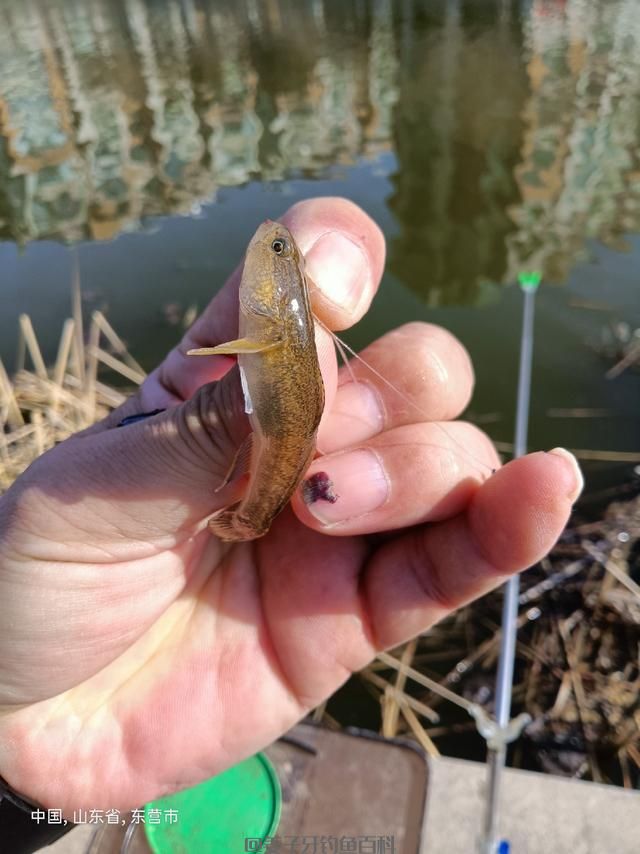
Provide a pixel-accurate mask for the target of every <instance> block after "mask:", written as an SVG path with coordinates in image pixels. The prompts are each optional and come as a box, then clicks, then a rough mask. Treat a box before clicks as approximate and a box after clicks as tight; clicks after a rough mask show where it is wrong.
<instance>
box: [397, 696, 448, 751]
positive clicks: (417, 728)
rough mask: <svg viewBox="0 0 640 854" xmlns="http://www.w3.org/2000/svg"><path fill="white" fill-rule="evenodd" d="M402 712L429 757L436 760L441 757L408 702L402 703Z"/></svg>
mask: <svg viewBox="0 0 640 854" xmlns="http://www.w3.org/2000/svg"><path fill="white" fill-rule="evenodd" d="M400 711H401V713H402V716H403V718H404V719H405V720H406V722H407V723H408V724H409V726H410V727H411V731H412V732H413V734H414V735H415V737H416V739H417V740H418V742H419V743H420V745H421V746H422V748H423V749H424V750H425V751H426V753H427V755H428V756H431V757H433V758H434V759H435V758H437V757H438V756H440V751H439V750H438V748H437V747H436V746H435V744H434V743H433V741H432V740H431V738H429V736H428V735H427V733H426V732H425V729H424V727H423V726H422V724H421V723H420V721H419V720H418V718H417V717H416V715H415V714H414V712H413V711H412V710H411V708H410V706H408V705H407V703H406V702H404V701H401V703H400Z"/></svg>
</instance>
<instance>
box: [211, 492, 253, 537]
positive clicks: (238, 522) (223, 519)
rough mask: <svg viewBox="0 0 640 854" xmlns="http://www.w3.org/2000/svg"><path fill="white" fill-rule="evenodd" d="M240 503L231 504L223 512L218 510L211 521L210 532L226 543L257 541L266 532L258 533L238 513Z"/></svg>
mask: <svg viewBox="0 0 640 854" xmlns="http://www.w3.org/2000/svg"><path fill="white" fill-rule="evenodd" d="M239 506H240V502H237V503H236V504H230V505H229V506H228V507H224V508H223V509H222V510H218V512H217V513H214V514H213V516H211V518H210V519H209V523H208V524H209V530H210V531H211V533H212V534H213V535H214V536H216V537H218V539H219V540H222V541H223V542H225V543H238V542H243V541H246V540H255V539H256V538H257V537H261V536H262V535H263V534H265V533H266V531H257V530H255V528H254V527H252V526H251V525H250V524H248V523H247V521H246V520H245V519H243V518H242V517H241V516H240V514H239V513H238V508H239Z"/></svg>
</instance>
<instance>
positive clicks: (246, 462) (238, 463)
mask: <svg viewBox="0 0 640 854" xmlns="http://www.w3.org/2000/svg"><path fill="white" fill-rule="evenodd" d="M252 449H253V433H249V435H248V436H247V437H246V438H245V439H244V440H243V441H242V442H241V444H240V446H239V448H238V450H237V451H236V452H235V454H234V456H233V459H232V460H231V465H230V466H229V468H228V469H227V473H226V474H225V476H224V477H223V479H222V481H221V482H220V485H219V486H216V488H215V492H220V490H221V489H224V487H225V486H226V485H227V484H228V483H231V481H232V480H237V479H238V478H240V477H242V476H243V475H245V474H246V473H247V472H248V471H249V466H250V465H251V451H252Z"/></svg>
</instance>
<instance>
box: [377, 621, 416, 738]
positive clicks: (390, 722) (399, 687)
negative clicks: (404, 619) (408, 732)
mask: <svg viewBox="0 0 640 854" xmlns="http://www.w3.org/2000/svg"><path fill="white" fill-rule="evenodd" d="M416 644H417V639H416V638H413V640H410V641H409V643H408V644H407V645H406V646H405V648H404V649H403V650H402V656H401V658H400V662H401V664H403V665H404V666H405V667H406V666H407V665H409V664H411V663H412V662H413V656H414V654H415V651H416ZM406 681H407V674H406V671H405V670H398V672H397V673H396V681H395V685H394V687H395V689H396V690H395V691H393V692H389V691H385V694H384V697H385V704H384V707H383V708H384V714H383V716H382V734H383V735H384V736H385V738H393V737H394V736H396V735H397V734H398V717H399V714H400V704H399V703H398V702H397V697H398V696H399V695H400V694H401V693H403V692H404V686H405V684H406Z"/></svg>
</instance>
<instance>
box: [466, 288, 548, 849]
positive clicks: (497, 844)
mask: <svg viewBox="0 0 640 854" xmlns="http://www.w3.org/2000/svg"><path fill="white" fill-rule="evenodd" d="M541 279H542V274H541V273H539V272H527V273H525V272H522V273H520V275H519V276H518V284H519V285H520V289H521V290H522V293H523V295H524V300H523V307H522V333H521V336H520V369H519V373H518V397H517V403H516V428H515V441H514V452H513V456H514V458H517V457H521V456H523V455H524V454H526V452H527V432H528V424H529V403H530V400H531V363H532V357H533V336H534V332H533V319H534V306H535V295H536V291H537V290H538V286H539V284H540V281H541ZM519 592H520V577H519V576H518V575H514V576H512V577H511V578H510V579H509V581H508V582H507V583H506V585H505V592H504V603H503V607H502V636H501V638H500V657H499V660H498V675H497V677H496V702H495V720H494V721H492V724H493V726H490V727H489V728H488V732H487V733H486V734H485V733H482V729H481V727H480V726H478V729H480V732H481V733H482V734H483V735H484V737H485V739H486V741H487V765H488V781H487V798H486V804H485V815H484V827H483V836H482V839H481V847H480V851H481V854H509V849H510V846H509V842H508V840H506V839H500V838H499V833H498V819H499V808H500V787H501V782H502V777H503V771H504V767H505V762H506V758H507V745H508V744H510V743H511V742H512V741H514V740H515V739H516V738H518V736H519V735H520V733H521V732H522V730H523V728H524V727H525V726H526V725H527V723H529V721H530V720H531V719H530V717H529V715H526V714H523V715H518V717H517V718H515V719H514V720H510V715H511V694H512V690H513V670H514V664H515V657H516V635H517V631H518V624H517V620H518V594H519ZM478 723H480V722H478Z"/></svg>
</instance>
